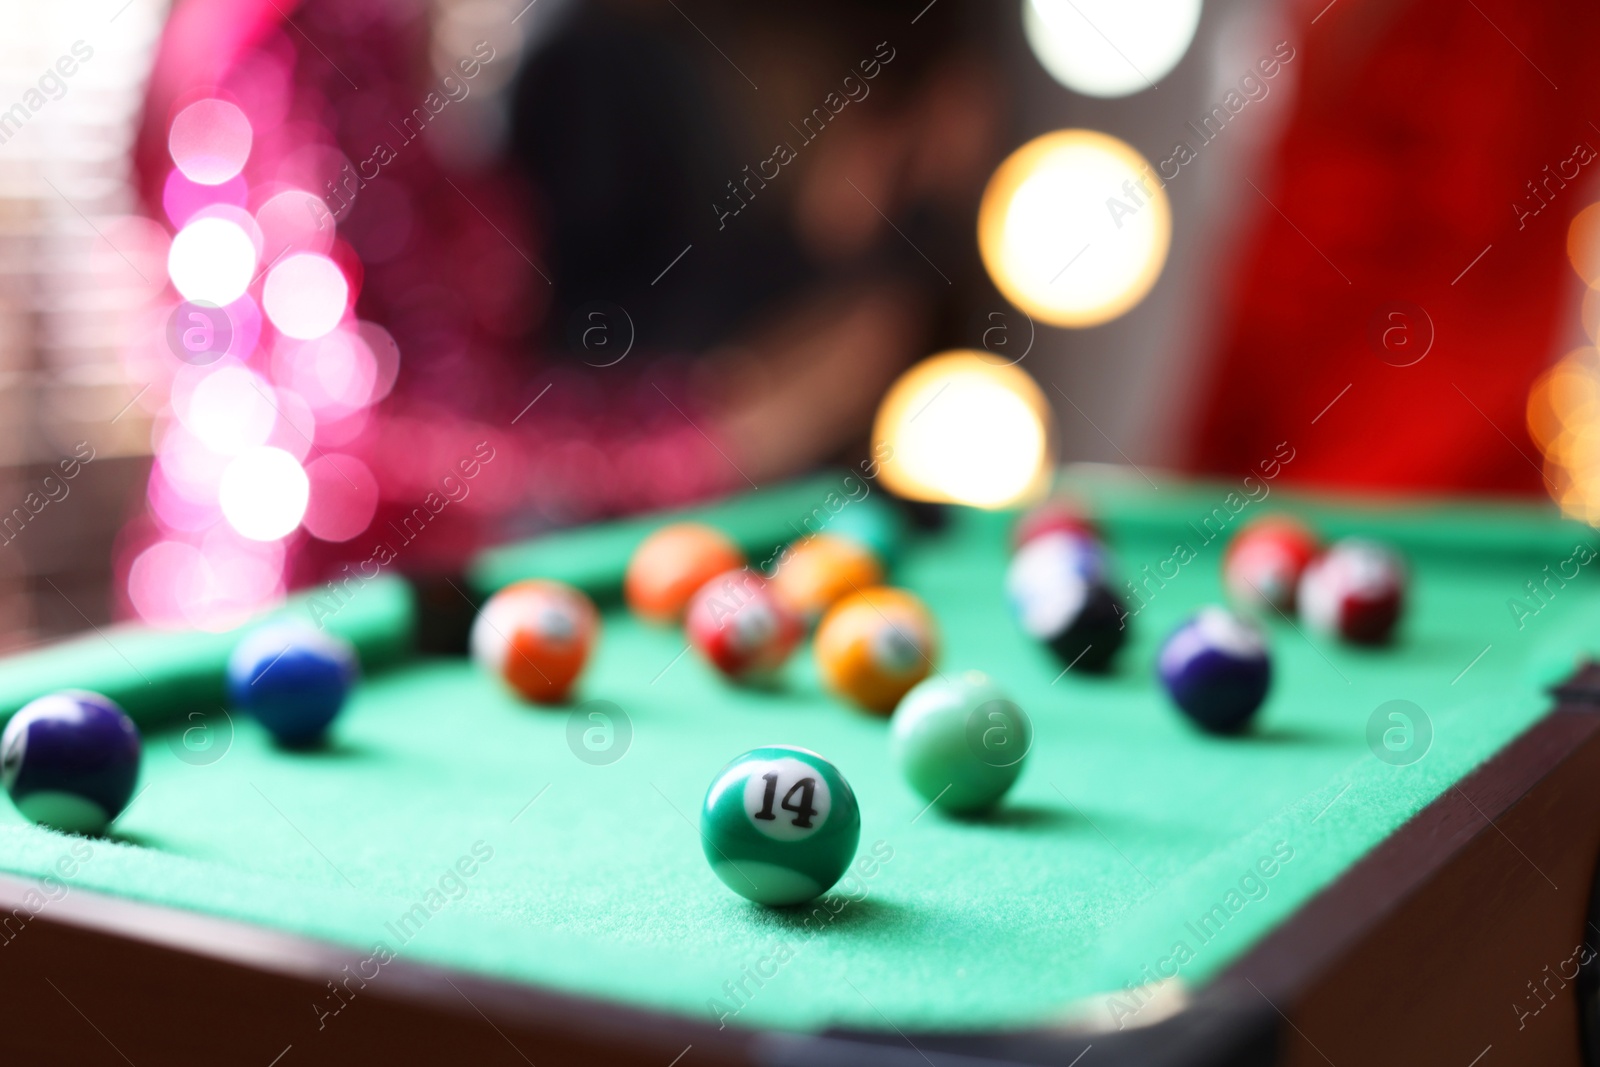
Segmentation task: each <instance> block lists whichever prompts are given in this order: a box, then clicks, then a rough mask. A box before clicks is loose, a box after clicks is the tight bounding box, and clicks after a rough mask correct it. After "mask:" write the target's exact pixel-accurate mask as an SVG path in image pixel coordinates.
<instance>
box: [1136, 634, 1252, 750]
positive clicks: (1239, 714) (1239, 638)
mask: <svg viewBox="0 0 1600 1067" xmlns="http://www.w3.org/2000/svg"><path fill="white" fill-rule="evenodd" d="M1158 670H1159V672H1160V675H1161V682H1162V684H1163V685H1165V686H1166V687H1167V692H1168V693H1170V694H1171V695H1172V699H1173V701H1174V702H1175V703H1176V704H1177V705H1178V707H1179V708H1181V709H1182V710H1183V713H1184V714H1185V715H1187V716H1189V718H1191V719H1193V720H1194V721H1195V723H1196V724H1198V725H1199V726H1200V727H1201V728H1202V729H1204V730H1209V731H1211V732H1212V733H1219V734H1231V733H1238V732H1239V731H1241V730H1243V729H1244V728H1245V727H1246V726H1247V725H1248V724H1249V722H1250V720H1251V718H1253V717H1254V716H1255V713H1256V711H1257V710H1258V709H1259V708H1260V707H1261V702H1262V701H1263V700H1265V699H1266V697H1267V689H1268V688H1269V687H1270V686H1271V685H1272V660H1271V657H1270V656H1269V655H1268V652H1267V643H1266V638H1265V637H1263V636H1262V633H1261V631H1260V630H1258V629H1257V628H1256V627H1255V626H1254V625H1252V624H1251V623H1249V622H1246V621H1245V620H1244V619H1242V618H1240V617H1239V616H1237V615H1235V614H1234V613H1233V612H1231V611H1228V610H1227V609H1225V608H1218V607H1208V608H1202V609H1201V610H1200V612H1199V614H1197V615H1195V616H1194V617H1193V618H1191V619H1189V621H1187V622H1185V623H1184V624H1183V625H1182V626H1180V627H1178V628H1177V629H1176V630H1175V631H1173V633H1172V636H1170V637H1168V638H1167V643H1166V644H1165V645H1163V646H1162V647H1161V656H1160V659H1159V660H1158Z"/></svg>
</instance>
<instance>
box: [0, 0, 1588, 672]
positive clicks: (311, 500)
mask: <svg viewBox="0 0 1600 1067" xmlns="http://www.w3.org/2000/svg"><path fill="white" fill-rule="evenodd" d="M1596 22H1600V11H1597V10H1591V9H1589V8H1587V7H1580V6H1578V5H1569V4H1563V3H1542V4H1532V5H1527V4H1524V5H1515V4H1512V3H1511V2H1510V0H1469V2H1468V3H1465V4H1461V3H1454V2H1452V3H1449V4H1446V3H1443V2H1436V0H1332V2H1328V0H1311V2H1308V3H1299V2H1290V0H1204V2H1203V3H1202V0H1005V2H994V0H932V2H929V0H910V2H900V0H854V2H850V0H808V2H806V3H799V2H791V0H759V2H744V3H737V2H733V0H532V2H527V0H505V2H502V0H304V2H299V3H296V2H294V0H178V2H175V3H170V4H168V3H163V2H161V0H105V2H95V3H83V2H75V0H71V2H65V3H62V4H59V5H53V6H47V5H33V6H24V7H19V8H17V9H16V10H15V11H13V12H11V23H10V25H9V32H8V33H7V34H5V35H4V38H3V39H0V648H17V647H23V646H27V645H31V644H34V643H37V642H39V641H41V640H45V639H47V638H49V637H50V636H52V635H55V634H59V633H62V632H66V631H71V630H79V629H83V628H85V627H87V626H101V625H105V624H107V623H109V622H112V621H121V620H134V619H136V620H143V621H146V622H149V623H152V624H155V625H158V626H170V627H185V626H199V627H204V628H210V629H220V628H225V627H229V626H232V625H235V624H237V623H238V622H239V621H241V620H242V618H243V617H245V616H246V615H248V614H251V613H253V612H255V611H257V610H259V609H260V608H262V607H264V606H266V605H268V604H270V603H272V602H274V601H275V600H278V599H281V598H282V597H283V596H284V595H285V594H286V592H287V591H289V590H292V589H295V588H302V587H306V586H310V585H317V584H321V583H323V582H326V581H329V580H335V581H337V580H338V579H339V578H340V576H341V575H343V574H348V573H359V574H364V575H367V576H370V574H371V573H372V572H374V571H375V570H376V569H382V568H387V567H394V568H397V569H400V570H402V571H405V572H406V573H410V574H412V575H416V576H421V577H424V578H426V577H428V576H448V575H451V574H453V573H455V572H456V571H457V570H458V569H459V568H460V566H461V564H462V562H463V561H464V559H465V558H466V557H467V555H468V554H469V553H471V552H472V551H474V550H475V549H476V548H479V547H481V546H483V545H486V544H490V543H495V542H500V541H505V540H508V539H514V538H522V537H528V536H533V535H536V534H538V533H540V532H541V531H544V530H548V529H552V528H556V527H561V526H567V525H572V524H576V523H583V522H590V521H595V520H599V519H604V518H606V517H609V516H615V515H620V514H625V513H628V512H633V511H639V510H643V509H651V508H661V507H669V506H673V505H677V504H683V503H688V502H691V501H696V500H701V499H705V498H708V497H712V496H716V495H719V494H725V493H729V492H736V491H748V490H751V489H755V488H759V487H760V486H763V485H766V484H770V483H772V482H774V481H778V480H781V479H784V478H786V477H789V476H792V475H795V474H798V473H802V472H804V471H807V470H810V469H814V468H817V467H819V466H826V465H840V464H850V465H859V464H861V463H863V462H868V461H869V459H871V458H876V460H878V461H879V462H880V464H881V478H882V481H883V484H884V485H885V486H887V487H888V488H889V489H891V490H892V491H894V492H896V493H898V494H900V495H903V496H906V497H908V498H911V499H917V500H929V501H955V502H960V503H968V504H975V505H979V506H990V507H993V506H1005V505H1008V504H1012V503H1015V502H1017V501H1019V500H1022V499H1025V498H1027V497H1029V496H1034V495H1037V494H1038V493H1040V492H1041V491H1043V490H1044V488H1045V487H1046V485H1047V483H1048V480H1049V473H1050V471H1051V470H1053V469H1054V467H1055V465H1057V464H1059V463H1063V462H1094V463H1106V464H1116V465H1119V466H1122V467H1125V468H1126V469H1127V471H1128V472H1129V476H1130V477H1137V478H1143V479H1146V480H1148V481H1150V482H1151V484H1159V483H1161V482H1162V481H1163V480H1164V479H1171V478H1173V477H1175V476H1182V475H1190V476H1193V475H1202V476H1210V477H1220V478H1232V479H1236V478H1239V477H1242V476H1243V475H1245V474H1248V473H1250V472H1252V471H1255V470H1259V469H1261V464H1263V463H1264V462H1267V461H1270V460H1273V459H1274V457H1276V458H1277V459H1278V460H1280V461H1282V460H1283V457H1284V456H1285V455H1286V454H1292V456H1293V459H1292V461H1288V462H1284V463H1283V464H1282V473H1281V477H1282V480H1283V482H1284V483H1286V484H1287V483H1293V484H1296V485H1299V486H1304V487H1307V488H1315V489H1318V490H1324V491H1338V492H1356V493H1362V494H1368V495H1370V494H1391V495H1392V494H1407V495H1440V494H1460V493H1494V494H1517V495H1522V496H1525V497H1527V496H1540V495H1542V496H1545V497H1548V498H1549V499H1550V500H1551V501H1552V502H1553V503H1552V505H1551V506H1552V507H1557V506H1558V507H1560V508H1561V509H1563V510H1565V511H1566V512H1567V513H1569V514H1571V515H1574V516H1577V517H1579V518H1583V519H1586V520H1589V521H1591V522H1595V521H1600V465H1597V459H1600V422H1597V420H1596V416H1597V413H1600V385H1597V375H1600V359H1597V358H1596V351H1595V348H1594V343H1595V336H1596V330H1597V329H1600V300H1597V299H1596V295H1595V294H1596V290H1595V289H1594V288H1591V286H1592V285H1595V284H1597V283H1600V203H1596V201H1597V198H1600V191H1597V189H1596V184H1595V181H1594V180H1593V174H1595V173H1600V167H1594V166H1591V165H1590V164H1592V163H1593V162H1594V160H1595V158H1596V147H1600V126H1596V125H1595V123H1594V122H1593V121H1591V120H1590V118H1589V116H1590V115H1591V114H1593V115H1597V116H1600V106H1595V105H1597V104H1600V85H1597V84H1596V82H1597V80H1600V75H1597V74H1596V73H1595V71H1594V64H1593V63H1592V62H1591V61H1590V60H1589V58H1588V55H1587V42H1589V41H1592V40H1595V39H1597V35H1596V34H1595V33H1594V32H1592V31H1594V30H1596V29H1600V27H1597V26H1596V25H1594V24H1595V23H1596ZM949 353H957V354H955V355H949ZM930 357H938V358H937V359H935V360H933V361H931V362H930Z"/></svg>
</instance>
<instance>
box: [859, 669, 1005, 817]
mask: <svg viewBox="0 0 1600 1067" xmlns="http://www.w3.org/2000/svg"><path fill="white" fill-rule="evenodd" d="M1032 745H1033V724H1032V723H1031V722H1029V721H1028V716H1027V714H1026V713H1025V712H1024V711H1023V710H1022V709H1021V708H1019V707H1018V706H1017V705H1016V704H1014V703H1012V701H1011V700H1010V698H1008V697H1007V696H1006V694H1005V693H1004V692H1003V691H1002V690H1001V688H1000V687H999V686H998V685H996V684H995V683H994V681H993V680H992V679H990V677H989V676H988V675H987V674H984V673H982V672H981V671H967V672H965V673H963V674H959V675H956V676H954V677H952V678H948V679H947V678H927V679H924V680H923V681H921V682H918V683H917V685H916V686H915V687H914V688H913V689H912V690H911V692H909V693H907V694H906V695H905V696H904V697H903V698H902V699H901V701H900V704H899V706H898V707H896V708H895V709H894V717H893V718H892V719H891V720H890V722H889V756H890V759H892V760H893V761H894V764H895V766H896V767H898V768H899V770H900V774H901V775H902V776H903V777H904V778H905V780H906V781H907V782H908V783H910V785H911V788H912V789H914V790H916V791H917V793H918V795H920V796H921V797H922V799H924V800H926V801H928V802H929V803H930V804H932V805H933V806H935V807H937V808H940V809H941V810H944V811H948V812H952V813H955V814H968V813H973V812H981V811H984V810H986V809H988V808H991V807H993V806H994V805H995V804H996V803H997V802H998V801H999V800H1000V798H1001V797H1002V796H1004V795H1005V793H1006V791H1007V790H1008V789H1010V788H1011V786H1012V783H1014V782H1015V781H1016V780H1017V776H1018V775H1020V774H1021V773H1022V761H1023V758H1024V757H1026V756H1027V754H1028V750H1029V749H1030V748H1031V747H1032Z"/></svg>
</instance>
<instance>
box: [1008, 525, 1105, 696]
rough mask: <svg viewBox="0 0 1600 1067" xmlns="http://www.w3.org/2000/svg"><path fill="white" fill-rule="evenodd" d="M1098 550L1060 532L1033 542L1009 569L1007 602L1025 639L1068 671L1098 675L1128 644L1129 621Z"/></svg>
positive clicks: (1018, 553) (1013, 559) (1081, 540)
mask: <svg viewBox="0 0 1600 1067" xmlns="http://www.w3.org/2000/svg"><path fill="white" fill-rule="evenodd" d="M1092 544H1093V543H1092V542H1088V541H1086V540H1085V539H1084V538H1083V537H1081V536H1080V535H1077V534H1069V533H1059V532H1058V533H1051V534H1045V535H1042V536H1040V537H1036V538H1034V539H1033V540H1031V541H1029V542H1028V543H1027V544H1025V545H1023V546H1022V548H1020V549H1019V550H1018V551H1017V553H1016V555H1014V556H1013V557H1012V558H1011V565H1010V566H1009V567H1008V568H1007V569H1006V599H1007V600H1008V601H1009V602H1010V604H1011V610H1012V613H1013V614H1014V615H1015V616H1016V619H1017V623H1018V625H1020V626H1021V627H1022V631H1023V632H1024V633H1026V634H1027V635H1028V636H1030V637H1032V638H1034V639H1035V640H1037V641H1042V642H1044V643H1045V644H1046V645H1048V646H1049V648H1050V650H1051V651H1052V652H1054V653H1055V654H1056V657H1057V658H1058V659H1059V660H1060V661H1061V662H1062V663H1063V664H1065V665H1066V666H1067V667H1068V668H1077V669H1079V670H1084V671H1089V672H1091V673H1098V672H1103V671H1106V670H1109V669H1110V667H1111V662H1112V660H1113V659H1114V658H1115V657H1116V655H1117V652H1118V650H1120V649H1121V648H1122V646H1123V643H1124V642H1125V641H1126V640H1127V637H1128V621H1127V620H1128V617H1129V616H1128V611H1127V608H1126V606H1125V605H1124V604H1123V602H1122V599H1121V598H1120V597H1118V596H1117V594H1116V593H1115V592H1113V591H1112V589H1111V586H1110V584H1109V583H1108V582H1107V580H1106V578H1105V569H1106V567H1105V561H1104V557H1103V556H1101V555H1100V554H1099V550H1098V549H1097V548H1093V547H1091V546H1092Z"/></svg>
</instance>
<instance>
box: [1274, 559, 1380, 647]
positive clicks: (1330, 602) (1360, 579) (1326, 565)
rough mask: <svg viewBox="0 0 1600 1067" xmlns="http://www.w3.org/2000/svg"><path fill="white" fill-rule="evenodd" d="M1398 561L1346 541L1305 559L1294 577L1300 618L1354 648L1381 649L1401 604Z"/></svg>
mask: <svg viewBox="0 0 1600 1067" xmlns="http://www.w3.org/2000/svg"><path fill="white" fill-rule="evenodd" d="M1405 592H1406V574H1405V566H1404V564H1402V563H1401V562H1400V557H1399V556H1397V555H1395V553H1393V552H1391V551H1390V550H1389V549H1387V548H1385V547H1383V546H1382V545H1379V544H1376V543H1375V542H1372V541H1366V540H1362V539H1360V538H1355V537H1351V538H1346V539H1345V540H1343V541H1339V542H1337V543H1336V544H1334V545H1333V546H1332V547H1331V548H1329V549H1328V551H1326V552H1324V553H1323V554H1322V555H1320V556H1318V557H1317V558H1316V559H1314V560H1312V561H1311V564H1310V566H1308V567H1307V568H1306V572H1305V574H1304V575H1302V576H1301V578H1300V591H1299V604H1300V615H1301V617H1302V618H1304V619H1305V620H1306V622H1307V623H1309V624H1310V625H1311V626H1312V628H1314V629H1316V630H1318V631H1320V632H1322V633H1325V634H1329V635H1333V636H1338V637H1342V638H1344V640H1346V641H1349V642H1351V643H1353V644H1358V645H1381V644H1383V643H1385V642H1386V641H1388V640H1389V639H1390V638H1391V637H1392V636H1393V634H1394V628H1395V623H1397V622H1398V621H1399V620H1400V613H1401V610H1402V609H1403V607H1404V606H1405Z"/></svg>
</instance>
